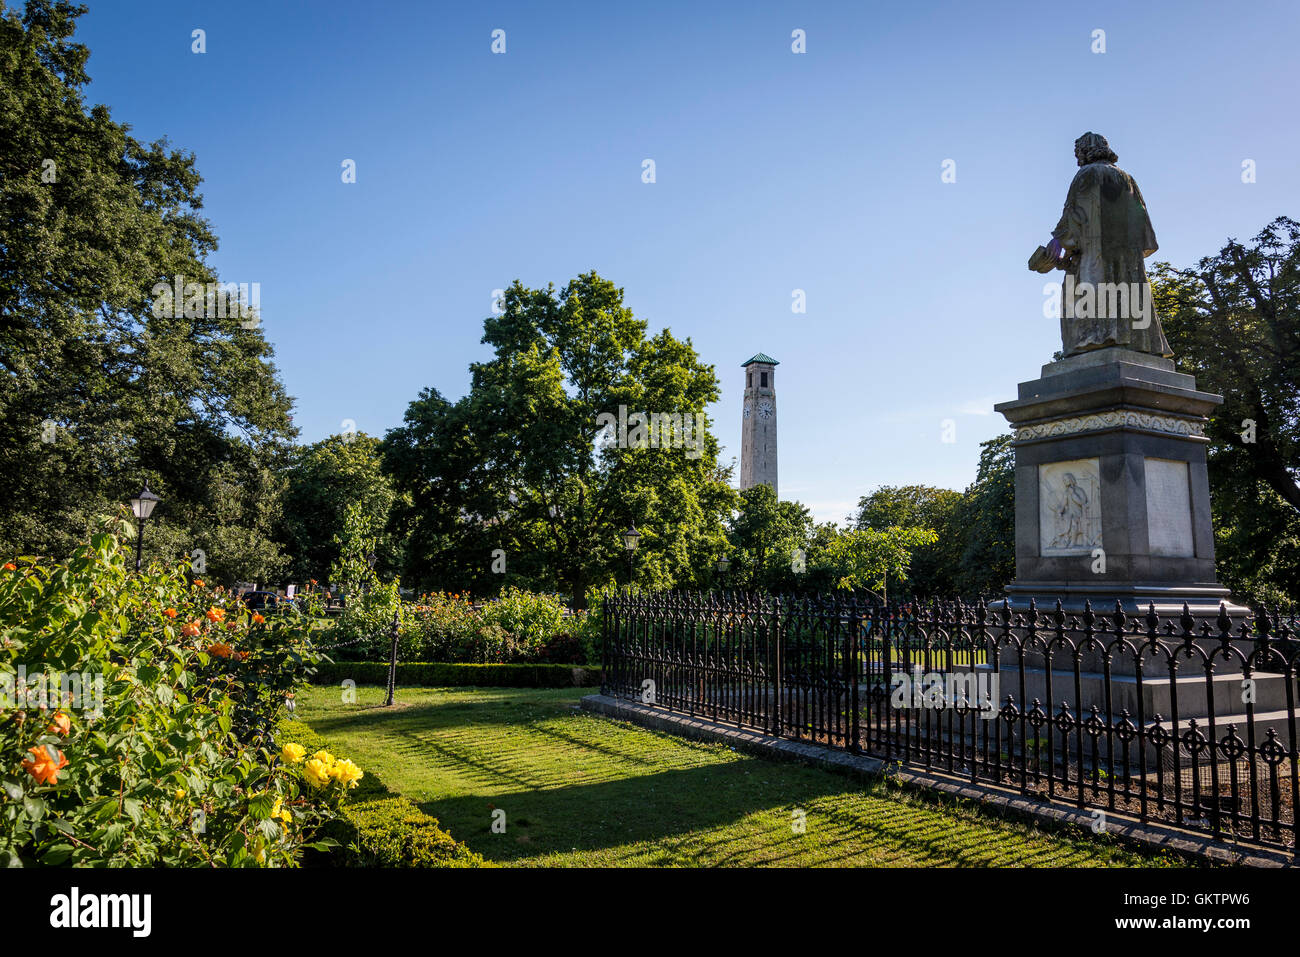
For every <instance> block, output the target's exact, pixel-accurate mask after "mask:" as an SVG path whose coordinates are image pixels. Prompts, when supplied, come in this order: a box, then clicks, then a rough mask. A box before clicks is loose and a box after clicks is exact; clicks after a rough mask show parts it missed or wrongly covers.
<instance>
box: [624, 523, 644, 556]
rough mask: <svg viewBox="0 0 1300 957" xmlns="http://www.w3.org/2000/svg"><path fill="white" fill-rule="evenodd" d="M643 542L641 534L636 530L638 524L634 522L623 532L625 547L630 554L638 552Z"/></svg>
mask: <svg viewBox="0 0 1300 957" xmlns="http://www.w3.org/2000/svg"><path fill="white" fill-rule="evenodd" d="M640 541H641V533H640V532H638V531H637V530H636V522H633V523H632V524H631V525H630V526H629V527H628V529H627V530H626V531H625V532H623V547H624V548H626V549H627V551H628V554H629V555H630V554H632V552H634V551H636V546H637V545H638V543H640Z"/></svg>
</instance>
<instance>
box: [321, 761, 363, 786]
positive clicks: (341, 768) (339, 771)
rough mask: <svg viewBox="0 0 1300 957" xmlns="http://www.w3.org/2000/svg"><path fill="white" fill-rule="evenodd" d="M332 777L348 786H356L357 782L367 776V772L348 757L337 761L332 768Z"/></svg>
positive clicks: (330, 772)
mask: <svg viewBox="0 0 1300 957" xmlns="http://www.w3.org/2000/svg"><path fill="white" fill-rule="evenodd" d="M329 774H330V777H332V778H333V779H334V780H335V781H338V782H339V784H341V785H343V786H344V787H346V788H354V787H356V786H357V782H358V781H360V780H361V778H362V777H364V776H365V772H364V771H362V770H361V769H360V768H359V767H357V766H356V765H355V764H353V763H352V762H351V761H348V760H347V759H343V760H341V761H337V762H335V764H334V766H333V767H331V768H330V771H329Z"/></svg>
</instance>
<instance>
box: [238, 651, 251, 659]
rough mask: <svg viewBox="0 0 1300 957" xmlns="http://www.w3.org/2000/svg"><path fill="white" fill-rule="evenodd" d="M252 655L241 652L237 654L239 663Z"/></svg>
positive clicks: (249, 652) (247, 652) (248, 652)
mask: <svg viewBox="0 0 1300 957" xmlns="http://www.w3.org/2000/svg"><path fill="white" fill-rule="evenodd" d="M252 655H253V653H252V652H251V651H241V652H240V653H239V660H240V661H247V660H248V659H249V658H251V657H252Z"/></svg>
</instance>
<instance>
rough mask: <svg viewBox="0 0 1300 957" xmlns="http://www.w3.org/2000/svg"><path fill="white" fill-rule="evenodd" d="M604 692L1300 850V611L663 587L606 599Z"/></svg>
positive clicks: (1083, 808)
mask: <svg viewBox="0 0 1300 957" xmlns="http://www.w3.org/2000/svg"><path fill="white" fill-rule="evenodd" d="M603 614H604V652H603V656H604V657H603V662H602V663H603V666H604V677H603V683H602V691H603V693H605V694H609V695H615V696H619V697H624V698H631V699H633V700H636V701H639V702H641V703H644V704H649V705H653V706H656V707H660V708H666V709H668V710H671V711H676V712H681V713H684V714H688V715H694V716H701V717H707V718H709V719H711V720H714V721H719V722H724V723H732V724H735V725H737V726H739V727H749V728H754V729H758V730H761V731H764V732H766V733H768V734H773V735H779V736H782V737H786V738H793V739H797V740H805V741H810V742H814V743H817V744H823V745H827V746H830V747H835V748H842V749H845V750H848V751H852V752H855V753H865V754H869V755H872V756H875V757H879V758H883V759H885V760H886V761H887V762H890V763H891V764H892V763H894V762H897V763H899V764H901V765H909V766H913V767H918V768H925V769H927V770H928V771H932V772H938V773H942V774H947V775H953V776H960V777H963V778H966V779H968V780H970V781H972V782H985V783H992V784H995V785H999V786H1003V787H1011V788H1015V789H1016V790H1018V791H1020V792H1021V793H1022V794H1026V795H1032V796H1037V797H1039V798H1041V799H1043V800H1046V801H1053V802H1068V803H1069V804H1070V805H1072V806H1073V807H1075V808H1077V809H1078V810H1079V811H1080V812H1081V816H1082V817H1083V818H1084V819H1085V820H1086V821H1088V822H1091V823H1092V824H1093V826H1094V829H1099V828H1097V827H1096V823H1097V822H1098V821H1101V822H1102V823H1103V824H1104V820H1105V818H1104V815H1105V813H1107V812H1112V813H1118V814H1123V815H1126V816H1132V817H1136V818H1139V819H1141V820H1143V821H1152V820H1155V821H1163V822H1167V823H1172V824H1176V825H1179V826H1181V827H1185V828H1190V829H1193V830H1200V831H1204V832H1207V833H1209V834H1211V835H1213V836H1214V837H1215V838H1217V839H1227V840H1238V841H1247V842H1253V843H1259V844H1266V845H1280V846H1289V847H1292V848H1294V847H1296V846H1297V842H1296V835H1297V820H1296V814H1295V799H1296V798H1295V796H1296V794H1297V792H1298V791H1300V780H1298V779H1297V770H1298V768H1297V741H1298V738H1297V727H1296V719H1297V713H1296V712H1297V690H1298V689H1297V669H1298V667H1300V661H1298V660H1297V659H1298V657H1300V641H1298V640H1297V638H1298V636H1297V631H1296V628H1295V624H1294V621H1292V620H1288V619H1285V618H1282V617H1280V616H1277V615H1272V614H1269V613H1268V612H1267V611H1260V612H1258V613H1255V614H1254V615H1253V617H1250V618H1244V619H1242V618H1239V619H1236V620H1233V619H1231V618H1230V617H1229V616H1228V614H1227V613H1226V612H1225V611H1224V610H1222V609H1220V613H1219V615H1218V618H1217V620H1205V619H1198V618H1196V617H1193V616H1192V615H1191V614H1190V613H1189V612H1188V610H1187V609H1186V608H1184V610H1183V614H1182V615H1181V616H1177V617H1174V618H1168V619H1162V618H1159V617H1158V616H1157V615H1156V613H1155V610H1154V608H1152V609H1151V610H1149V611H1148V613H1147V614H1145V615H1128V614H1125V612H1124V611H1123V610H1122V609H1121V608H1120V607H1119V606H1118V605H1117V606H1116V608H1115V609H1114V610H1113V611H1108V612H1105V613H1100V612H1096V611H1093V610H1092V609H1091V608H1087V609H1086V610H1084V611H1083V612H1081V613H1079V614H1075V615H1069V614H1066V613H1065V612H1063V611H1062V610H1061V606H1060V603H1059V602H1058V603H1057V606H1056V608H1055V609H1054V610H1052V611H1048V612H1046V613H1044V612H1042V611H1040V610H1038V609H1037V608H1035V607H1033V606H1031V607H1030V608H1029V609H1028V610H1027V611H1024V612H1016V611H1015V610H1014V609H1012V608H1010V607H1009V606H1008V605H1007V604H1006V603H1001V604H995V605H985V604H984V603H978V604H973V605H972V604H963V603H961V602H937V603H933V604H929V605H925V606H917V605H884V604H881V603H880V602H877V601H875V600H868V599H864V598H862V597H860V596H857V595H852V594H831V595H816V596H800V597H794V598H782V597H778V596H771V595H761V594H732V593H728V594H719V593H685V592H661V593H648V594H647V593H643V594H627V593H623V594H617V595H610V596H608V597H607V598H606V600H605V602H604V604H603Z"/></svg>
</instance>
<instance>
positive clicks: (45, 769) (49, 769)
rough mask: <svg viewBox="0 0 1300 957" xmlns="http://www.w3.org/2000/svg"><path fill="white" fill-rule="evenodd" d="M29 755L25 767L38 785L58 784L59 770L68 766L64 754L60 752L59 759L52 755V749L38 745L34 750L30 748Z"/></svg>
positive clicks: (24, 762)
mask: <svg viewBox="0 0 1300 957" xmlns="http://www.w3.org/2000/svg"><path fill="white" fill-rule="evenodd" d="M27 753H28V754H30V755H31V757H30V758H23V767H24V768H25V769H26V770H27V773H28V774H30V775H31V776H32V777H34V778H35V779H36V783H37V784H58V783H59V770H60V769H62V768H66V767H67V766H68V759H67V758H65V757H64V756H63V752H62V751H60V752H58V755H59V756H58V757H57V758H55V757H52V756H51V755H50V749H49V748H44V747H41V746H40V745H37V746H36V747H34V748H28V749H27Z"/></svg>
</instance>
